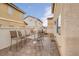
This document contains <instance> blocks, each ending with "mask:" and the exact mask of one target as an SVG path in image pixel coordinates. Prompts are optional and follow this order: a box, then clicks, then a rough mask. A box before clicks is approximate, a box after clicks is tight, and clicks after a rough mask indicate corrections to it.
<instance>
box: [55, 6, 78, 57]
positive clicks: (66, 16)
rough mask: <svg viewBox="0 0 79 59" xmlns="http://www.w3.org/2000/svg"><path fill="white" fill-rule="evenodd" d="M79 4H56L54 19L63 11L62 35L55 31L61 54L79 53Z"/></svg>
mask: <svg viewBox="0 0 79 59" xmlns="http://www.w3.org/2000/svg"><path fill="white" fill-rule="evenodd" d="M78 6H79V4H56V6H55V7H56V8H55V11H54V13H55V18H54V21H55V20H56V19H57V17H58V15H59V14H60V13H61V35H58V34H57V33H56V31H54V32H55V35H56V40H57V43H58V45H59V50H60V54H61V55H79V51H78V50H79V46H78V45H79V8H78ZM54 27H56V26H54ZM55 30H56V28H55Z"/></svg>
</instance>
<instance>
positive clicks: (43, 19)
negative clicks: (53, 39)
mask: <svg viewBox="0 0 79 59" xmlns="http://www.w3.org/2000/svg"><path fill="white" fill-rule="evenodd" d="M51 10H52V9H51V6H49V7H47V8H46V9H45V13H44V15H43V17H42V18H41V19H42V21H43V26H45V27H47V25H48V21H47V18H48V17H52V16H53V14H52V12H51Z"/></svg>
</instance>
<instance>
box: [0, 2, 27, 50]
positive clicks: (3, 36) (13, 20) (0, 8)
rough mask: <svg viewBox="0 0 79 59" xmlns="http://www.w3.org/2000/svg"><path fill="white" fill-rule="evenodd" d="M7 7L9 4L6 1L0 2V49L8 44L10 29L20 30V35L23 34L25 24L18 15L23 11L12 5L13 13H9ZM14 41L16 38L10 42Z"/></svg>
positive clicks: (9, 42)
mask: <svg viewBox="0 0 79 59" xmlns="http://www.w3.org/2000/svg"><path fill="white" fill-rule="evenodd" d="M8 7H11V6H10V5H8V4H6V3H0V50H1V49H4V48H6V47H9V46H10V44H11V35H10V31H21V33H22V35H25V26H26V25H25V23H24V22H23V19H22V18H21V17H20V14H23V13H22V12H20V11H18V10H17V9H15V8H13V7H12V8H13V14H12V15H9V14H8ZM16 39H18V38H16ZM15 43H16V40H14V41H13V43H12V44H15Z"/></svg>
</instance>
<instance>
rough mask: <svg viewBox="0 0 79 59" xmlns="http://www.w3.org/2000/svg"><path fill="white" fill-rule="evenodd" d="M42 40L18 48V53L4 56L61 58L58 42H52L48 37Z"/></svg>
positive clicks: (10, 52)
mask: <svg viewBox="0 0 79 59" xmlns="http://www.w3.org/2000/svg"><path fill="white" fill-rule="evenodd" d="M39 39H41V40H39V41H34V40H33V39H31V40H30V41H28V42H27V43H26V44H25V45H24V46H23V48H18V50H17V51H15V50H13V51H10V50H9V51H7V52H5V53H3V54H1V55H2V56H59V52H58V49H57V46H56V42H54V41H53V42H51V40H50V38H49V37H48V36H44V37H41V38H39Z"/></svg>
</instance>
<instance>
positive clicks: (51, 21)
mask: <svg viewBox="0 0 79 59" xmlns="http://www.w3.org/2000/svg"><path fill="white" fill-rule="evenodd" d="M47 33H52V34H53V19H51V20H48V27H47Z"/></svg>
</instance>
